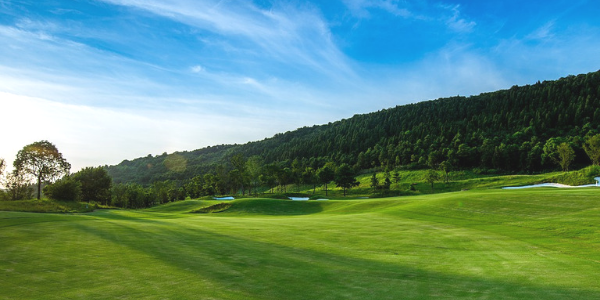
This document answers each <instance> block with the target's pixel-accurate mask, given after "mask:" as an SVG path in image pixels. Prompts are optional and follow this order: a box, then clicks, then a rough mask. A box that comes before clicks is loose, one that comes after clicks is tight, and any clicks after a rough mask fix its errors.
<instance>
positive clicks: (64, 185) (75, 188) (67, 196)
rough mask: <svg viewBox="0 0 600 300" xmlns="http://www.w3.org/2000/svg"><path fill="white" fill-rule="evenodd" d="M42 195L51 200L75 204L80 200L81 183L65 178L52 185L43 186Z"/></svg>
mask: <svg viewBox="0 0 600 300" xmlns="http://www.w3.org/2000/svg"><path fill="white" fill-rule="evenodd" d="M44 194H45V195H46V196H48V198H50V199H52V200H62V201H72V202H76V201H79V199H80V198H81V183H80V182H79V181H77V180H75V179H73V178H71V177H69V176H66V177H63V178H62V179H60V180H58V181H56V182H55V183H53V184H50V185H47V186H45V187H44Z"/></svg>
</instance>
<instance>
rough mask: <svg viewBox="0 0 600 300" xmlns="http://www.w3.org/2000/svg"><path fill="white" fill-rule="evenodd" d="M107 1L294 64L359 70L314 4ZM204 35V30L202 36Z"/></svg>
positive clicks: (339, 72)
mask: <svg viewBox="0 0 600 300" xmlns="http://www.w3.org/2000/svg"><path fill="white" fill-rule="evenodd" d="M105 1H106V2H109V3H113V4H117V5H122V6H126V7H132V8H136V9H141V10H145V11H149V12H151V13H153V14H156V15H159V16H162V17H165V18H169V19H171V20H174V21H176V22H181V23H184V24H187V25H189V26H192V27H194V28H196V29H198V30H204V31H208V32H211V33H216V34H219V35H221V36H227V37H228V38H229V39H238V43H237V46H234V47H238V48H242V49H241V50H244V49H243V48H244V47H247V46H245V45H246V44H247V43H251V45H252V47H255V46H258V49H260V50H259V51H253V52H251V53H253V55H254V56H255V59H256V58H258V59H266V58H268V60H269V61H273V60H277V61H279V62H280V63H284V64H286V65H290V66H293V65H298V67H308V68H311V69H312V70H315V71H317V72H319V73H321V74H326V75H328V76H331V77H339V76H344V74H345V75H346V76H353V75H354V74H353V71H352V69H351V68H350V67H349V66H348V63H347V61H346V60H347V59H346V57H345V55H344V54H343V53H342V52H341V51H339V49H338V48H337V46H336V45H335V44H334V43H333V42H332V40H331V38H330V36H331V33H330V31H329V28H328V26H327V24H326V22H324V21H323V19H322V18H321V17H320V14H319V12H318V10H316V9H315V8H311V7H310V6H304V7H297V6H293V5H285V4H278V5H275V6H273V7H272V8H271V9H269V10H264V9H261V8H258V7H256V6H254V5H252V4H251V3H250V2H248V1H235V4H233V3H229V4H228V5H227V6H225V5H222V3H221V1H202V2H198V1H189V0H169V1H154V0H149V1H135V0H105ZM201 35H202V31H201V32H199V36H200V38H201ZM230 46H231V44H230Z"/></svg>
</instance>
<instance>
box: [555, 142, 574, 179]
mask: <svg viewBox="0 0 600 300" xmlns="http://www.w3.org/2000/svg"><path fill="white" fill-rule="evenodd" d="M557 151H558V160H557V162H558V164H559V165H560V167H561V168H562V169H563V171H565V172H568V171H569V165H571V162H572V161H573V160H574V159H575V151H573V148H571V146H569V144H567V143H561V144H560V145H558V148H557Z"/></svg>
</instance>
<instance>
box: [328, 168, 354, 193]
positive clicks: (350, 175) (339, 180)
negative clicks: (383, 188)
mask: <svg viewBox="0 0 600 300" xmlns="http://www.w3.org/2000/svg"><path fill="white" fill-rule="evenodd" d="M355 177H356V172H354V169H352V168H351V167H350V166H349V165H348V164H342V165H340V166H339V167H338V168H337V169H336V171H335V178H334V180H335V184H336V185H337V186H338V187H341V188H342V189H343V190H344V197H345V196H346V190H349V189H350V188H352V187H355V186H358V181H356V178H355Z"/></svg>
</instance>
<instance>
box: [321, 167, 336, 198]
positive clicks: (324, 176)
mask: <svg viewBox="0 0 600 300" xmlns="http://www.w3.org/2000/svg"><path fill="white" fill-rule="evenodd" d="M317 178H319V182H320V183H322V184H324V185H325V196H327V184H328V183H330V182H331V181H332V180H334V179H335V165H334V164H333V163H331V162H329V163H327V164H325V165H324V166H323V167H322V168H320V169H319V170H318V171H317Z"/></svg>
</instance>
